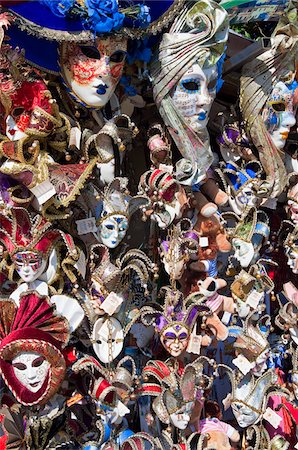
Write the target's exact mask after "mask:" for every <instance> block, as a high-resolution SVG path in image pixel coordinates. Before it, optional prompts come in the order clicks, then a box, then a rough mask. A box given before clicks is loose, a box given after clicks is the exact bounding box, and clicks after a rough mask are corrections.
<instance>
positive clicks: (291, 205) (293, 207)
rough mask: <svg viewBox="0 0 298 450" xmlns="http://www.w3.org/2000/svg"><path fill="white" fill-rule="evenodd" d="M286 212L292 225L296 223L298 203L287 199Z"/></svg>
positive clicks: (297, 223)
mask: <svg viewBox="0 0 298 450" xmlns="http://www.w3.org/2000/svg"><path fill="white" fill-rule="evenodd" d="M288 214H289V215H290V219H291V221H292V222H293V224H294V225H296V226H297V225H298V203H296V202H293V201H292V200H290V201H288Z"/></svg>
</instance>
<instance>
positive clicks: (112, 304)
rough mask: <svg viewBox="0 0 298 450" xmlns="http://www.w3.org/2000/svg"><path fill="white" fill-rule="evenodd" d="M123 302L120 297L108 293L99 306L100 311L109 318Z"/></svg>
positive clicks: (113, 293)
mask: <svg viewBox="0 0 298 450" xmlns="http://www.w3.org/2000/svg"><path fill="white" fill-rule="evenodd" d="M123 300H124V299H123V297H120V295H117V294H115V292H110V293H109V295H108V296H107V297H106V299H105V300H104V301H103V303H102V304H101V309H103V310H104V311H105V312H106V313H107V314H109V316H112V315H113V314H114V312H115V311H116V309H117V308H118V307H119V306H120V305H121V303H123Z"/></svg>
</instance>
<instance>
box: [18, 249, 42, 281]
mask: <svg viewBox="0 0 298 450" xmlns="http://www.w3.org/2000/svg"><path fill="white" fill-rule="evenodd" d="M13 262H14V266H15V268H16V271H17V272H18V274H19V276H20V277H21V278H22V280H24V281H25V282H26V283H31V282H33V281H35V280H37V279H38V278H39V277H40V276H41V275H42V274H43V273H44V272H45V270H46V267H47V260H46V259H45V258H43V257H42V256H41V255H40V254H39V253H37V252H32V251H24V252H17V253H15V255H14V256H13Z"/></svg>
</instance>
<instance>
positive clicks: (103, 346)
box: [92, 317, 124, 363]
mask: <svg viewBox="0 0 298 450" xmlns="http://www.w3.org/2000/svg"><path fill="white" fill-rule="evenodd" d="M92 339H93V341H94V342H93V349H94V351H95V353H96V355H97V356H98V358H99V360H100V361H101V362H103V363H110V362H112V361H113V360H114V359H115V358H117V356H118V355H119V354H120V353H121V351H122V348H123V341H124V333H123V328H122V325H121V323H120V322H119V321H118V320H117V319H115V318H114V317H108V318H106V317H101V318H99V319H98V320H97V321H96V322H95V324H94V327H93V332H92Z"/></svg>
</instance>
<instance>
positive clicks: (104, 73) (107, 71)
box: [99, 56, 111, 77]
mask: <svg viewBox="0 0 298 450" xmlns="http://www.w3.org/2000/svg"><path fill="white" fill-rule="evenodd" d="M99 76H101V77H109V76H111V67H110V60H109V58H108V57H107V56H105V57H103V58H102V65H101V68H100V71H99Z"/></svg>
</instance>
